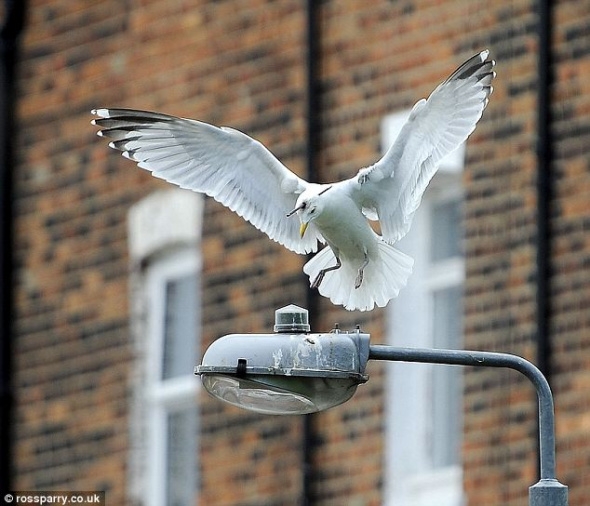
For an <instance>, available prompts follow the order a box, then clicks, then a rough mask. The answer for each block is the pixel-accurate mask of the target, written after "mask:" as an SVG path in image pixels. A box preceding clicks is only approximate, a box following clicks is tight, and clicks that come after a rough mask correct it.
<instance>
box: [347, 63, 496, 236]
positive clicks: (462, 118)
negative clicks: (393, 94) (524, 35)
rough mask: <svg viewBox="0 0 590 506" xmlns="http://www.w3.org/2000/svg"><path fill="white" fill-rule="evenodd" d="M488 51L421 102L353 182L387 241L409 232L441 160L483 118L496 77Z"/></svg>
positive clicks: (465, 137)
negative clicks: (381, 153) (386, 147)
mask: <svg viewBox="0 0 590 506" xmlns="http://www.w3.org/2000/svg"><path fill="white" fill-rule="evenodd" d="M488 54H489V53H488V51H482V52H481V53H479V54H477V55H475V56H473V57H472V58H470V59H469V60H467V61H466V62H465V63H464V64H463V65H461V66H460V67H459V68H458V69H457V70H456V71H455V72H454V73H453V74H452V75H451V76H450V77H449V78H448V79H447V80H446V81H444V82H443V83H442V84H440V85H439V86H438V87H437V88H436V89H435V90H434V91H433V92H432V94H431V95H430V97H429V98H428V100H425V99H422V100H420V101H418V102H417V103H416V104H415V105H414V108H413V109H412V112H411V113H410V116H409V118H408V121H407V122H406V124H405V125H404V126H403V128H402V130H401V132H400V134H399V136H398V138H397V139H396V140H395V142H394V143H393V145H392V146H391V147H390V148H389V150H388V151H387V153H386V154H385V155H384V156H383V158H382V159H381V160H379V161H378V162H377V163H376V164H375V165H373V166H371V167H369V168H366V169H361V171H360V172H359V173H358V174H357V176H355V178H353V179H350V180H349V182H350V183H351V184H353V185H354V187H356V189H357V191H356V199H357V201H358V202H359V204H360V205H361V206H362V207H363V209H366V210H367V211H368V212H369V213H371V211H374V212H376V213H377V215H378V217H379V221H380V223H381V231H382V234H383V238H384V239H385V240H386V241H387V242H389V243H394V242H396V241H398V240H399V239H401V238H402V237H403V236H404V235H405V234H406V233H407V232H408V230H409V228H410V225H411V222H412V218H413V216H414V213H415V212H416V209H417V208H418V206H419V205H420V201H421V199H422V194H423V193H424V190H426V187H427V186H428V183H429V182H430V180H431V179H432V176H434V174H435V172H436V169H437V167H438V164H439V162H440V160H441V159H442V158H443V157H444V156H445V155H447V154H448V153H450V152H451V151H453V150H454V149H456V148H457V147H458V146H459V145H460V144H461V143H462V142H464V141H465V140H466V139H467V137H468V136H469V135H470V134H471V133H472V132H473V130H474V129H475V126H476V124H477V122H478V121H479V119H480V118H481V115H482V113H483V110H484V109H485V107H486V105H487V103H488V97H489V95H490V93H491V92H492V86H491V82H492V79H493V78H494V76H495V73H494V72H493V70H492V69H493V67H494V65H495V62H494V61H493V60H488V59H487V58H488Z"/></svg>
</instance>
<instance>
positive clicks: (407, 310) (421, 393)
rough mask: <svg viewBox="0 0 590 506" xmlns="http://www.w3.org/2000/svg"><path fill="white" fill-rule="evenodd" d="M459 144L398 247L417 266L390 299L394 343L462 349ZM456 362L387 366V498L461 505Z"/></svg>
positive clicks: (391, 125) (419, 505)
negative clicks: (399, 290)
mask: <svg viewBox="0 0 590 506" xmlns="http://www.w3.org/2000/svg"><path fill="white" fill-rule="evenodd" d="M408 114H409V111H407V112H404V113H401V114H395V115H392V116H389V117H387V118H386V119H385V121H384V124H383V145H384V146H389V145H390V144H391V143H392V142H393V139H395V137H396V136H397V134H398V133H399V130H400V129H401V126H402V125H403V123H404V122H405V119H406V118H407V115H408ZM463 158H464V147H462V148H460V149H458V150H457V151H455V152H454V153H452V154H450V155H449V156H448V157H447V158H446V159H445V160H444V161H443V164H441V166H440V168H439V171H438V173H437V175H436V176H435V177H434V178H433V180H432V182H431V183H430V185H429V187H428V189H427V190H426V192H425V194H424V197H423V200H422V204H421V205H420V207H419V209H418V211H417V212H416V214H415V216H414V221H413V224H412V228H411V229H410V231H409V233H408V234H407V235H406V237H404V238H403V239H402V240H401V241H400V242H399V243H398V247H399V248H400V249H401V250H403V251H404V252H405V253H407V254H409V255H411V256H412V257H413V258H414V260H415V264H414V272H413V274H412V276H410V279H409V280H408V285H407V286H406V288H405V289H404V290H403V291H402V292H401V293H400V295H399V297H398V298H397V299H395V300H394V301H393V302H392V304H390V306H389V307H390V309H389V315H388V316H389V324H388V327H389V328H388V335H389V342H390V344H392V345H395V346H408V347H432V348H461V346H462V327H463V325H462V315H463V280H464V254H463V227H462V203H463V196H462V187H461V171H462V166H463ZM461 373H462V370H461V368H458V367H452V366H441V365H428V364H404V363H390V364H388V365H387V389H388V394H387V395H388V400H387V403H386V404H387V415H386V416H387V421H386V440H387V447H386V483H387V486H386V491H385V501H384V503H385V504H388V505H390V504H391V505H394V504H395V505H396V506H410V505H411V506H432V505H436V506H461V505H462V504H463V492H462V467H461V452H460V449H461V448H460V445H461V436H462V381H461Z"/></svg>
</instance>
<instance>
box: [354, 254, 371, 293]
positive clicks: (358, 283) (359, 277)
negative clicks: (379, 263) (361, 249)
mask: <svg viewBox="0 0 590 506" xmlns="http://www.w3.org/2000/svg"><path fill="white" fill-rule="evenodd" d="M368 264H369V257H368V256H367V255H365V260H364V261H363V263H362V265H361V266H360V267H359V270H358V274H357V275H356V279H355V281H354V287H355V288H359V287H360V286H361V285H362V284H363V277H364V275H365V272H364V271H365V267H366V266H367V265H368Z"/></svg>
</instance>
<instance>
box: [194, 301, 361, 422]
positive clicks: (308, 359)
mask: <svg viewBox="0 0 590 506" xmlns="http://www.w3.org/2000/svg"><path fill="white" fill-rule="evenodd" d="M368 357H369V335H368V334H363V333H361V332H360V330H356V331H354V332H350V333H348V332H340V331H338V330H336V331H332V332H330V333H326V334H311V333H309V323H308V320H307V311H306V310H305V309H302V308H299V307H297V306H294V305H290V306H286V307H284V308H282V309H279V310H277V311H276V312H275V333H274V334H230V335H227V336H224V337H221V338H220V339H217V340H216V341H214V342H213V343H212V344H211V346H210V347H209V348H208V349H207V351H206V352H205V355H204V356H203V360H202V363H201V365H198V366H196V367H195V374H198V375H200V376H201V380H202V382H203V386H204V387H205V389H206V390H207V391H208V392H209V393H210V394H212V395H213V396H215V397H217V398H218V399H220V400H222V401H225V402H228V403H230V404H233V405H235V406H239V407H241V408H244V409H248V410H250V411H256V412H259V413H266V414H276V415H286V414H305V413H313V412H315V411H322V410H324V409H327V408H330V407H333V406H337V405H338V404H342V403H343V402H345V401H347V400H348V399H350V398H351V397H352V396H353V394H354V393H355V391H356V388H357V386H358V385H359V384H361V383H365V382H366V381H367V379H368V377H367V376H366V375H365V366H366V363H367V360H368Z"/></svg>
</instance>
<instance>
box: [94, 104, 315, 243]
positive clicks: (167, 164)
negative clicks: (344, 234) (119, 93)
mask: <svg viewBox="0 0 590 506" xmlns="http://www.w3.org/2000/svg"><path fill="white" fill-rule="evenodd" d="M92 113H93V114H94V115H95V116H98V118H97V119H95V120H93V122H92V123H93V124H94V125H96V126H98V127H100V128H101V130H100V131H99V132H98V135H100V136H102V137H106V138H108V139H110V140H111V142H110V144H109V145H110V146H111V147H112V148H114V149H118V150H120V151H122V152H123V155H124V156H125V157H127V158H129V159H131V160H134V161H135V162H137V163H138V165H139V167H141V168H143V169H146V170H149V171H151V172H152V174H153V175H154V176H156V177H158V178H161V179H164V180H166V181H168V182H170V183H174V184H176V185H178V186H180V187H181V188H187V189H190V190H194V191H197V192H201V193H205V194H207V195H209V196H211V197H213V198H214V199H215V200H217V201H218V202H221V203H222V204H223V205H225V206H227V207H229V208H230V209H231V210H232V211H235V212H236V213H237V214H238V215H240V216H242V217H243V218H244V219H246V220H248V221H249V222H250V223H252V224H253V225H254V226H255V227H256V228H258V229H259V230H262V231H263V232H265V233H266V234H267V235H268V236H269V237H270V238H271V239H273V240H275V241H277V242H278V243H280V244H282V245H284V246H285V247H286V248H289V249H290V250H292V251H295V252H296V253H309V252H312V251H316V250H317V241H318V240H319V235H318V233H317V231H316V230H315V227H314V229H313V230H310V232H312V233H311V234H309V237H307V234H306V236H305V237H304V238H301V237H300V236H299V222H298V220H297V219H295V218H292V219H289V218H287V216H286V215H287V213H288V212H289V211H291V210H292V209H293V208H294V207H295V202H296V200H297V197H298V196H299V194H300V193H302V192H303V191H304V190H305V188H306V187H307V185H308V183H307V182H306V181H305V180H303V179H301V178H300V177H298V176H297V175H295V174H294V173H293V172H291V171H290V170H289V169H287V167H285V166H284V165H283V164H282V163H281V162H280V161H279V160H277V158H275V157H274V156H273V155H272V153H271V152H270V151H268V150H267V149H266V148H265V147H264V146H263V145H262V144H261V143H260V142H258V141H256V140H254V139H252V138H251V137H249V136H247V135H246V134H243V133H242V132H239V131H238V130H234V129H232V128H225V127H223V128H219V127H216V126H213V125H209V124H207V123H203V122H200V121H195V120H190V119H184V118H178V117H175V116H169V115H166V114H160V113H154V112H147V111H136V110H131V109H96V110H93V111H92Z"/></svg>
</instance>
